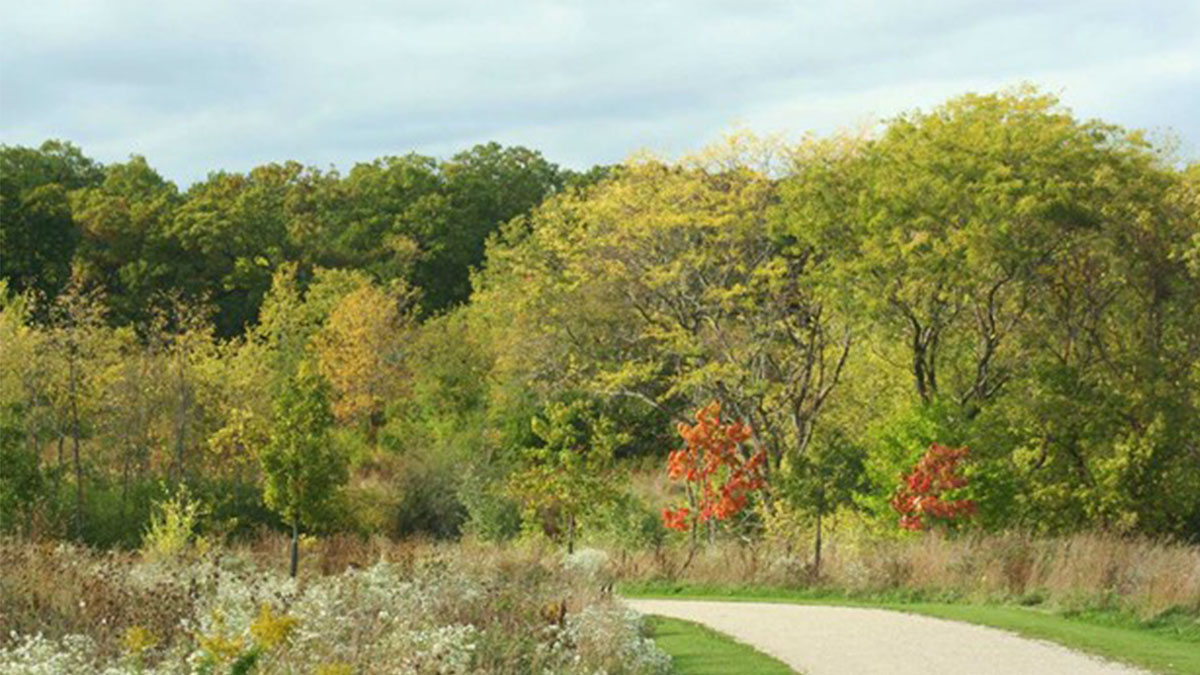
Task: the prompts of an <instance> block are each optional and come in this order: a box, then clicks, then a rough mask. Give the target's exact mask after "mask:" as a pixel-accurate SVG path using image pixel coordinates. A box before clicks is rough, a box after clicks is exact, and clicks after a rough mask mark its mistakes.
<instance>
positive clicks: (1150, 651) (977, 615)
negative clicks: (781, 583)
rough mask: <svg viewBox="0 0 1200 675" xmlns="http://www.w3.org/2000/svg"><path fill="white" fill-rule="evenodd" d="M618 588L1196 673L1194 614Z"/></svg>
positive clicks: (1198, 638) (1175, 674) (1199, 656)
mask: <svg viewBox="0 0 1200 675" xmlns="http://www.w3.org/2000/svg"><path fill="white" fill-rule="evenodd" d="M621 594H622V595H625V596H628V597H640V598H697V599H700V598H703V599H705V600H729V601H742V602H792V603H800V604H821V605H840V606H846V607H874V608H881V609H891V610H896V611H900V612H911V613H914V614H924V615H926V616H933V617H937V618H941V619H949V620H953V621H963V622H966V623H973V624H978V625H981V626H990V627H992V628H999V629H1002V630H1007V631H1011V632H1013V633H1017V634H1018V635H1023V636H1025V637H1030V638H1035V639H1040V640H1048V641H1050V642H1056V643H1058V644H1061V645H1064V646H1066V647H1070V648H1072V649H1078V650H1079V651H1083V652H1087V653H1090V654H1094V655H1096V656H1100V657H1104V658H1107V659H1111V660H1113V661H1120V662H1122V663H1128V664H1130V665H1134V666H1139V667H1142V668H1146V669H1148V670H1151V671H1154V672H1158V673H1167V674H1170V675H1200V622H1198V621H1197V620H1196V619H1195V618H1194V617H1185V616H1176V617H1165V618H1161V619H1159V620H1156V621H1150V622H1137V621H1136V620H1134V619H1132V618H1129V617H1125V616H1123V615H1119V614H1116V613H1109V612H1090V613H1074V614H1063V613H1056V612H1053V611H1049V610H1046V609H1043V608H1034V607H1020V606H1012V605H982V604H970V603H957V602H956V603H945V602H927V601H921V600H903V599H897V598H896V597H894V596H886V595H885V596H878V597H850V596H846V595H840V594H837V593H833V592H830V591H805V590H788V589H775V588H755V587H749V588H727V587H718V586H692V585H681V584H663V583H647V584H637V585H628V586H624V587H622V588H621ZM722 672H733V671H722Z"/></svg>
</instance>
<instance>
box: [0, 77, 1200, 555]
mask: <svg viewBox="0 0 1200 675" xmlns="http://www.w3.org/2000/svg"><path fill="white" fill-rule="evenodd" d="M0 303H2V305H0V465H2V466H4V467H5V471H4V472H3V474H2V475H0V530H3V531H18V532H27V533H38V534H41V535H43V536H63V537H71V538H77V539H82V540H85V541H88V542H91V543H94V544H101V545H130V546H132V545H137V544H138V542H139V541H140V538H141V536H142V534H143V532H144V531H145V529H146V524H147V523H148V522H149V520H150V518H151V513H152V505H153V504H154V503H155V502H156V501H159V500H161V499H163V497H164V496H165V495H166V494H168V493H170V494H175V493H176V492H177V491H178V490H179V489H180V487H181V486H183V485H187V486H188V489H189V490H190V494H193V495H197V498H198V499H200V500H202V501H203V502H204V503H205V504H206V508H207V522H208V525H207V527H209V528H210V529H211V530H213V531H214V532H220V533H222V534H228V535H237V534H238V533H245V532H249V531H252V530H253V529H254V528H258V527H279V528H282V527H284V526H285V525H286V526H287V527H289V528H299V527H304V528H305V529H306V530H311V531H332V530H341V531H357V532H377V533H384V534H389V535H394V536H402V535H407V534H414V533H422V534H429V535H433V536H456V535H458V534H460V533H463V532H472V533H474V534H476V535H478V536H481V537H485V538H505V537H512V536H517V535H518V534H520V533H521V532H524V533H526V534H530V535H533V536H548V537H551V538H557V539H563V538H568V539H570V540H571V541H573V540H574V538H575V537H576V536H588V535H590V536H597V537H618V538H624V539H636V540H637V541H639V542H642V543H645V542H651V541H654V540H656V539H661V538H662V537H664V536H667V534H666V533H665V531H664V530H663V529H662V525H661V523H660V522H659V519H658V515H657V514H658V509H660V508H661V507H662V506H663V505H664V499H667V498H670V496H669V495H667V496H664V495H663V494H662V493H661V491H659V492H655V491H654V490H648V489H644V486H641V483H639V482H637V481H631V480H630V479H629V476H630V475H631V474H632V473H637V472H642V473H645V472H646V471H647V468H648V467H649V468H650V470H652V471H660V470H661V467H662V466H663V462H665V460H666V458H667V455H668V453H669V452H670V451H672V450H675V449H676V448H677V446H678V445H679V440H678V437H677V436H676V435H675V433H674V429H675V426H676V424H677V423H679V422H688V421H689V420H691V419H692V415H693V413H694V412H695V411H696V410H699V409H702V408H705V407H706V406H708V405H709V404H710V403H712V402H714V401H715V402H718V403H719V404H720V408H721V410H722V411H723V414H724V415H725V416H727V417H728V418H730V419H736V420H740V421H742V422H744V423H745V424H746V425H748V427H749V429H751V430H752V431H753V439H752V442H753V444H754V445H755V447H756V448H757V449H759V450H761V451H762V452H763V458H764V459H763V461H764V467H763V475H764V481H765V488H764V489H763V490H761V491H758V492H756V493H755V495H754V496H753V499H754V500H755V503H754V508H751V509H747V510H746V511H745V512H744V513H743V514H742V515H741V516H739V517H738V518H736V519H731V520H730V521H729V522H727V523H724V524H723V526H725V527H729V528H735V529H736V528H740V529H741V530H742V531H745V532H761V531H764V530H767V531H771V530H774V529H778V528H786V527H788V523H791V522H796V520H797V519H799V520H803V519H805V518H809V519H811V518H814V517H815V518H821V517H823V516H825V515H830V514H832V513H848V514H853V517H854V518H856V519H857V521H858V522H859V523H861V524H862V526H863V527H866V528H876V529H885V528H892V529H894V527H895V513H894V512H893V511H892V509H891V507H890V506H889V500H891V499H892V497H893V495H894V494H895V491H896V485H897V481H898V480H899V477H900V476H901V475H902V474H904V473H905V472H906V471H908V470H909V469H910V467H912V466H913V465H914V464H915V463H916V462H917V461H918V460H919V459H920V458H921V456H922V454H923V453H924V452H925V451H926V449H928V448H929V447H930V446H931V444H935V443H937V444H943V445H950V446H955V447H961V446H966V447H969V448H970V454H969V456H967V457H968V459H966V460H965V469H964V471H965V476H966V477H965V478H964V479H962V481H961V484H962V485H964V487H963V488H962V494H961V495H960V496H961V497H963V498H964V499H970V500H971V501H972V503H973V504H975V505H977V507H978V509H977V513H975V514H974V516H973V517H972V518H971V519H970V522H969V523H968V524H967V525H964V526H965V527H974V528H981V529H985V530H1007V529H1022V530H1029V531H1035V532H1050V533H1061V532H1072V531H1080V530H1089V529H1104V530H1111V531H1116V532H1122V533H1141V534H1152V535H1171V536H1176V537H1180V538H1184V539H1191V540H1195V539H1197V538H1200V423H1198V422H1197V420H1200V165H1197V164H1192V165H1191V166H1184V165H1183V164H1182V162H1180V161H1179V160H1178V158H1176V157H1174V156H1173V155H1171V153H1170V152H1169V151H1168V150H1167V149H1166V148H1165V147H1164V146H1163V145H1162V144H1156V143H1154V142H1152V141H1150V140H1148V138H1147V137H1146V135H1144V134H1143V133H1141V132H1138V131H1129V130H1126V129H1122V128H1120V127H1117V126H1114V125H1111V124H1107V123H1104V122H1101V121H1094V120H1080V119H1078V118H1076V117H1075V116H1073V115H1072V114H1071V113H1070V111H1068V110H1066V109H1064V108H1063V107H1061V105H1060V104H1059V102H1058V101H1057V100H1056V99H1055V98H1054V97H1053V96H1050V95H1046V94H1043V93H1040V92H1038V91H1036V90H1034V89H1031V88H1023V89H1019V90H1013V91H1006V92H1001V93H996V94H989V95H966V96H962V97H959V98H956V99H953V100H951V101H948V102H946V103H945V104H943V105H941V106H939V107H937V108H935V109H933V110H931V111H927V112H913V113H908V114H904V115H901V116H898V117H896V118H894V119H891V120H887V121H886V123H884V124H883V125H881V127H880V128H879V130H878V131H877V132H874V133H871V134H864V135H857V136H855V135H839V136H836V137H829V138H806V139H805V140H803V141H800V142H797V143H788V142H781V141H774V140H766V139H761V138H755V137H753V136H748V135H741V136H734V137H731V138H730V139H728V140H727V142H725V143H723V144H719V145H717V146H713V147H711V148H709V149H707V150H705V151H704V152H702V153H699V154H698V155H696V156H693V157H687V158H684V159H680V160H676V161H666V160H662V159H657V158H649V157H645V156H638V157H636V158H634V159H631V160H630V161H628V162H626V163H624V164H621V165H618V166H611V167H609V166H601V167H595V168H593V169H591V170H589V171H586V172H577V171H572V170H567V169H563V168H560V167H559V166H557V165H555V164H553V163H552V162H550V161H548V160H547V159H545V158H544V157H543V156H542V155H541V154H540V153H538V152H537V151H534V150H530V149H527V148H523V147H504V146H501V145H498V144H495V143H490V144H486V145H479V146H476V147H474V148H471V149H469V150H466V151H464V152H461V153H459V154H457V155H454V156H453V157H451V158H449V159H446V160H439V159H436V158H432V157H425V156H421V155H417V154H409V155H404V156H389V157H382V158H380V159H377V160H374V161H372V162H366V163H361V164H357V165H355V166H354V167H352V168H351V169H350V170H348V171H347V172H345V173H341V172H339V171H337V170H333V169H330V170H318V169H315V168H312V167H307V166H304V165H302V164H299V163H296V162H282V163H278V164H268V165H264V166H260V167H257V168H254V169H252V170H250V171H249V172H247V173H244V174H243V173H232V172H225V171H213V172H212V173H210V174H209V175H208V177H207V179H205V180H203V181H201V182H199V183H196V184H194V185H192V186H190V187H189V188H187V189H186V190H181V189H180V188H179V187H178V186H176V185H175V184H173V183H172V182H170V181H168V180H166V179H164V178H163V177H162V176H161V175H160V174H159V173H157V172H156V171H155V170H154V169H153V168H152V166H151V165H150V163H149V162H148V161H147V159H145V158H142V157H139V156H132V157H131V158H130V159H129V160H128V161H127V162H124V163H113V164H107V165H105V164H101V163H99V162H96V161H94V160H93V159H90V158H89V157H87V156H86V155H85V154H84V151H83V150H81V149H80V148H78V147H76V146H74V145H72V144H71V143H68V142H64V141H47V142H45V143H44V144H42V145H41V146H39V147H37V148H29V147H21V146H8V145H5V146H3V147H2V148H0ZM311 411H316V412H311ZM310 413H311V414H310ZM318 413H319V414H318ZM318 418H319V419H320V420H321V424H320V425H316V424H315V422H314V421H313V420H315V419H318ZM306 458H307V459H306ZM306 462H313V463H316V464H314V465H313V466H300V464H304V463H306ZM297 463H299V464H297ZM306 477H307V478H306ZM297 481H308V483H303V485H308V484H311V485H312V486H313V487H312V490H313V491H312V492H311V493H306V492H304V491H303V490H301V489H299V488H298V487H297V486H298V485H302V483H297ZM643 482H644V481H643ZM285 487H286V489H285ZM288 490H290V491H291V492H288ZM264 497H265V499H264Z"/></svg>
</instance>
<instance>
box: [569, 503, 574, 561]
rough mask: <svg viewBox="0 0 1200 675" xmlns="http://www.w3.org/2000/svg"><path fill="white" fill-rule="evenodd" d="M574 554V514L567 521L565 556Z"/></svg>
mask: <svg viewBox="0 0 1200 675" xmlns="http://www.w3.org/2000/svg"><path fill="white" fill-rule="evenodd" d="M574 552H575V514H573V513H572V514H571V515H570V516H569V519H568V520H567V555H571V554H572V553H574Z"/></svg>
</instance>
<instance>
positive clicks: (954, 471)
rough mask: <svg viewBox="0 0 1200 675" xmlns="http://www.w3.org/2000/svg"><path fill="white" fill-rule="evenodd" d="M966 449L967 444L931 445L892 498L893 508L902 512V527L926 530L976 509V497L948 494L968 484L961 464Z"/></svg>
mask: <svg viewBox="0 0 1200 675" xmlns="http://www.w3.org/2000/svg"><path fill="white" fill-rule="evenodd" d="M967 452H968V451H967V448H965V447H962V448H948V447H946V446H944V445H938V444H937V443H934V444H933V445H931V446H929V450H928V451H926V452H925V455H924V456H922V457H921V460H920V461H919V462H917V464H916V466H914V467H913V469H912V471H911V472H910V473H909V474H908V475H906V476H904V477H903V479H902V480H901V482H900V486H899V487H898V488H897V489H896V495H895V496H894V497H892V502H891V504H892V508H893V509H895V510H896V512H897V513H899V514H900V527H901V528H903V529H906V530H914V531H915V530H924V529H928V528H929V527H930V526H932V525H933V524H934V523H935V522H939V521H940V522H950V521H954V520H956V519H959V518H962V517H965V516H968V515H970V514H972V513H974V512H975V502H974V500H971V499H950V498H949V496H948V493H949V492H951V491H952V490H958V489H960V488H964V487H966V485H967V479H966V477H964V476H963V475H962V472H961V466H960V465H961V464H962V462H963V461H964V460H965V459H966V457H967Z"/></svg>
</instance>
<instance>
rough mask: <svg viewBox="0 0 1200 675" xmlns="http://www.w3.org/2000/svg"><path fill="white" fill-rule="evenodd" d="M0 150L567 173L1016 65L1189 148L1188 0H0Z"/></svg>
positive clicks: (976, 84) (881, 103) (824, 118)
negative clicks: (1143, 1) (494, 146)
mask: <svg viewBox="0 0 1200 675" xmlns="http://www.w3.org/2000/svg"><path fill="white" fill-rule="evenodd" d="M0 5H2V6H3V7H2V10H3V16H5V17H6V18H5V21H4V22H2V23H0V142H5V143H21V144H35V143H38V142H40V141H41V140H43V139H45V138H48V137H57V138H67V139H70V140H73V141H75V142H76V143H79V144H80V145H82V146H83V147H84V149H85V150H86V151H87V152H89V153H90V154H92V155H93V156H96V157H97V158H99V159H101V160H103V161H116V160H120V159H123V158H124V157H125V156H126V155H128V154H129V153H141V154H145V155H146V156H147V157H148V158H149V159H150V161H151V163H152V164H154V165H155V166H157V167H160V169H161V170H162V171H163V173H164V174H166V175H167V176H169V177H171V178H173V179H176V180H178V181H180V182H181V183H183V184H187V183H189V182H191V181H193V180H196V179H199V178H201V177H203V175H204V174H205V172H206V171H208V170H212V169H217V168H225V169H232V170H245V169H248V168H250V167H251V166H254V165H255V164H258V163H262V162H266V161H274V160H282V159H288V158H292V159H298V160H300V161H303V162H306V163H311V164H317V165H322V166H324V165H328V164H337V165H338V166H341V167H347V166H349V165H350V164H351V163H353V162H354V161H360V160H365V159H369V158H372V157H375V156H379V155H382V154H392V153H403V152H408V151H411V150H415V151H420V152H427V153H433V154H440V155H445V154H449V153H451V152H454V151H456V150H459V149H462V148H464V147H467V146H469V145H471V144H473V143H476V142H481V141H485V140H490V139H495V140H499V141H501V142H506V143H521V144H526V145H529V146H532V147H536V148H538V149H541V150H542V151H543V152H545V153H546V154H547V156H548V157H550V158H551V159H554V160H556V161H559V162H561V163H564V164H567V165H573V166H580V167H583V166H587V165H590V164H592V163H596V162H610V161H616V160H619V159H621V158H622V157H624V156H625V155H627V154H628V153H629V152H631V151H633V150H636V149H638V148H641V147H648V148H651V149H653V150H658V151H661V152H667V153H674V152H681V151H686V150H688V149H692V148H695V147H698V146H699V145H701V144H703V143H704V142H706V141H708V140H711V139H712V138H714V137H715V136H717V135H718V134H719V133H721V132H722V131H723V130H727V129H729V128H731V127H732V126H733V125H735V124H739V123H740V124H744V125H746V126H750V127H751V128H755V129H762V130H769V131H785V132H791V133H800V132H804V131H809V130H812V131H816V132H819V133H827V132H830V131H833V130H835V129H836V128H838V127H839V126H854V125H857V124H860V123H863V122H870V121H872V120H875V119H878V118H880V117H886V116H890V115H894V114H896V113H898V112H901V111H904V110H908V109H912V108H914V107H918V106H921V107H928V106H930V105H935V104H937V103H938V102H939V101H941V100H943V99H945V98H947V97H949V96H953V95H955V94H959V93H963V92H964V91H969V90H975V91H978V90H990V89H996V88H1000V87H1004V86H1010V85H1013V84H1016V83H1019V82H1021V81H1026V80H1028V81H1033V82H1035V83H1039V84H1041V85H1043V86H1044V87H1046V88H1048V89H1050V90H1052V91H1057V92H1060V93H1061V94H1062V97H1063V100H1064V102H1065V103H1066V104H1067V105H1069V106H1071V107H1073V108H1074V109H1075V110H1076V111H1077V112H1078V113H1079V114H1080V115H1082V116H1086V117H1101V118H1104V119H1106V120H1109V121H1113V122H1116V123H1120V124H1124V125H1127V126H1131V127H1150V128H1160V129H1161V128H1173V129H1174V130H1175V131H1176V132H1178V133H1179V134H1180V135H1181V136H1182V137H1183V140H1184V146H1183V151H1184V153H1185V154H1188V155H1190V156H1193V157H1194V156H1195V155H1196V145H1195V144H1196V143H1197V142H1200V118H1197V116H1196V115H1195V114H1194V111H1195V110H1197V109H1200V108H1198V106H1197V104H1198V103H1200V100H1198V99H1200V94H1198V92H1200V29H1197V28H1196V27H1197V26H1200V9H1198V7H1197V5H1196V4H1195V3H1194V2H1189V1H1185V0H1180V1H1178V2H1169V1H1164V2H1156V3H1154V5H1153V8H1152V9H1147V8H1145V7H1142V8H1136V7H1134V6H1133V5H1132V4H1131V3H1125V2H1115V1H1113V2H1104V1H1093V2H1035V1H1032V0H1030V1H1027V2H1026V1H1018V0H1010V1H1007V2H1005V1H999V2H974V3H965V2H958V1H955V0H917V1H913V2H905V3H898V2H897V3H878V2H868V1H866V0H850V1H844V0H843V1H840V2H839V1H835V0H823V1H822V2H767V1H753V2H739V3H723V2H670V3H668V2H605V3H599V2H591V3H589V2H582V1H580V2H558V3H552V2H517V3H497V2H488V1H485V0H478V1H475V2H425V3H412V2H408V3H399V2H337V3H330V2H321V3H318V2H214V1H211V0H210V1H207V2H199V1H195V0H174V1H173V2H165V3H164V2H134V1H132V0H120V1H118V0H108V1H94V0H93V1H87V0H78V1H75V2H61V1H58V0H48V1H43V2H36V3H30V2H27V1H25V0H2V2H0Z"/></svg>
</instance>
